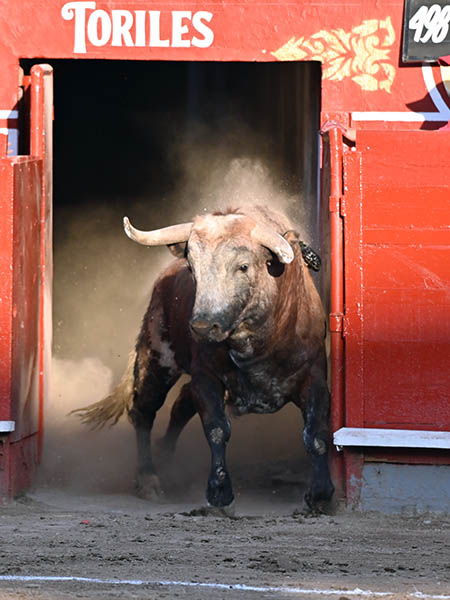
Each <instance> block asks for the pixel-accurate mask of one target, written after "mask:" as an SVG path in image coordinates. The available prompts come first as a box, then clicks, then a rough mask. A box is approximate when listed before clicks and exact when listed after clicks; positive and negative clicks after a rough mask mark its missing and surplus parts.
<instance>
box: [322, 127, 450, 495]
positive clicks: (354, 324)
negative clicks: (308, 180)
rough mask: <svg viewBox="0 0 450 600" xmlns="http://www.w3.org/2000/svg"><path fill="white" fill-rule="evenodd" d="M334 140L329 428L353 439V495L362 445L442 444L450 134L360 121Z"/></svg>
mask: <svg viewBox="0 0 450 600" xmlns="http://www.w3.org/2000/svg"><path fill="white" fill-rule="evenodd" d="M330 139H331V147H332V151H331V153H330V154H331V163H332V169H333V168H334V172H338V173H339V177H340V176H341V175H343V179H342V180H341V181H343V192H342V191H341V192H339V185H340V182H339V181H338V182H337V184H336V185H337V188H338V194H339V197H336V192H335V195H334V196H333V192H332V193H331V199H332V201H331V203H330V208H331V210H333V200H334V213H333V212H332V217H331V219H333V214H334V216H335V218H336V214H337V218H338V219H339V221H340V224H341V227H342V225H343V232H344V235H343V238H342V237H341V238H340V239H341V240H342V241H343V243H344V254H343V260H344V265H345V269H344V278H343V280H341V279H340V276H339V268H340V267H339V260H340V256H339V255H335V256H334V261H335V262H334V266H333V269H334V285H335V286H336V285H337V286H338V287H337V288H336V287H335V289H334V292H333V291H332V299H333V297H334V296H336V289H337V290H338V292H339V286H340V283H341V281H343V284H344V287H343V306H344V310H343V313H344V314H343V315H341V314H339V313H340V311H339V307H338V309H337V310H336V309H333V308H332V311H331V312H332V313H333V312H334V313H335V314H334V315H333V314H332V315H331V318H330V324H331V331H332V333H331V336H332V338H333V336H334V337H337V342H335V343H334V345H332V356H333V359H334V362H333V364H334V365H336V360H337V364H338V365H339V362H340V354H339V352H340V346H339V344H340V343H341V342H340V341H339V340H343V341H344V347H345V385H344V400H345V402H344V405H343V406H342V411H339V410H338V409H339V407H340V406H341V397H340V396H342V395H341V392H340V389H339V387H338V388H337V390H336V388H335V390H334V394H333V395H334V398H333V402H334V422H333V431H334V432H335V435H334V440H335V443H336V445H338V446H343V447H346V448H353V450H355V449H358V452H357V453H355V452H351V451H349V452H345V453H344V454H345V465H346V476H345V479H346V481H347V484H348V485H347V499H348V500H349V501H350V502H354V501H357V500H358V494H359V488H360V477H359V473H360V468H361V466H362V448H363V447H365V448H366V449H365V450H364V452H365V455H366V457H367V456H368V455H370V453H372V454H373V453H374V451H375V448H378V449H379V448H384V449H385V448H403V449H407V448H416V449H417V448H427V449H440V451H442V449H448V448H450V402H449V399H450V369H449V365H450V362H449V361H450V225H449V222H448V206H449V202H450V186H449V183H448V181H449V180H448V168H449V166H450V154H449V148H450V132H448V131H433V132H430V131H359V132H357V134H356V145H355V147H354V148H350V147H345V148H344V151H343V152H340V148H342V146H341V145H340V139H341V138H340V133H339V132H336V130H334V131H332V132H330ZM333 148H334V153H333ZM341 161H342V167H341ZM331 231H332V240H333V226H332V229H331ZM335 235H336V236H337V240H338V241H337V243H338V244H339V236H342V233H340V232H339V230H337V232H335ZM336 282H337V284H336ZM336 313H337V314H336ZM340 364H341V366H342V362H341V363H340ZM336 375H337V372H336V366H335V371H334V378H335V377H336ZM334 378H333V380H334ZM336 410H338V412H337V413H336ZM336 430H338V431H337V433H336ZM435 432H439V433H435ZM367 448H369V450H367ZM385 452H386V451H385ZM386 457H387V459H389V457H388V456H387V455H386V454H385V458H386ZM355 459H356V460H355ZM441 459H442V456H441ZM403 460H404V461H405V462H408V457H407V456H406V455H404V456H403ZM417 460H418V458H417V451H416V452H415V458H414V461H415V462H417ZM425 462H426V461H425ZM358 463H359V465H358ZM338 464H339V462H338Z"/></svg>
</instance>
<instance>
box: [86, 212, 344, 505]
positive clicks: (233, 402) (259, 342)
mask: <svg viewBox="0 0 450 600" xmlns="http://www.w3.org/2000/svg"><path fill="white" fill-rule="evenodd" d="M124 227H125V231H126V233H127V235H128V236H129V237H130V238H131V239H133V240H135V241H137V242H139V243H141V244H145V245H148V246H154V245H162V244H167V245H168V246H169V249H170V250H171V251H172V253H173V254H175V256H177V257H178V260H176V261H175V262H173V263H172V264H170V265H169V267H168V268H167V269H165V271H163V273H162V274H161V275H160V277H159V279H158V280H157V281H156V283H155V286H154V290H153V294H152V298H151V301H150V305H149V307H148V309H147V312H146V314H145V316H144V319H143V323H142V328H141V331H140V333H139V337H138V340H137V344H136V351H135V353H133V355H132V356H131V359H130V363H129V368H128V370H127V372H126V373H125V375H124V377H123V378H122V381H121V382H120V384H119V386H118V387H117V388H116V390H115V391H114V392H113V394H112V395H111V396H109V397H108V398H106V399H105V400H103V401H102V402H100V403H96V404H95V405H92V406H91V407H87V409H81V411H80V412H81V414H82V418H83V420H84V421H87V422H89V423H90V424H93V425H94V426H99V425H102V424H103V423H104V422H105V421H106V420H108V419H112V420H113V421H114V422H115V421H116V420H117V419H118V418H119V416H120V415H121V414H122V412H123V411H124V409H125V407H127V408H128V412H129V416H130V418H131V421H132V422H133V425H134V427H135V430H136V437H137V447H138V467H137V491H138V493H139V494H140V495H142V496H145V497H151V496H152V495H153V494H154V493H159V492H160V488H159V481H158V477H157V475H156V472H155V467H154V465H153V461H152V455H151V446H150V433H151V429H152V425H153V421H154V419H155V415H156V413H157V411H158V410H159V409H160V408H161V406H162V405H163V403H164V400H165V398H166V395H167V393H168V391H169V390H170V388H171V387H172V386H173V385H174V384H175V382H176V381H177V380H178V379H179V377H180V376H181V375H182V374H183V373H187V374H189V375H191V381H190V382H189V383H187V384H186V385H184V387H183V388H182V390H181V392H180V394H179V396H178V398H177V400H176V402H175V403H174V405H173V407H172V412H171V417H170V422H169V426H168V429H167V432H166V434H165V436H164V437H163V439H162V440H161V441H160V444H161V446H162V448H163V449H164V450H166V451H167V452H172V451H173V450H174V448H175V444H176V441H177V439H178V436H179V435H180V433H181V431H182V429H183V427H184V426H185V425H186V423H187V422H188V421H189V420H190V419H191V418H192V417H193V416H194V415H195V413H197V412H198V414H199V415H200V418H201V421H202V424H203V429H204V432H205V435H206V438H207V441H208V444H209V447H210V449H211V471H210V474H209V478H208V487H207V491H206V497H207V500H208V502H209V503H210V504H211V505H213V506H218V507H224V506H228V505H229V504H230V503H231V502H232V501H233V491H232V486H231V480H230V476H229V474H228V470H227V466H226V461H225V449H226V444H227V442H228V440H229V438H230V423H229V420H228V418H227V416H226V413H225V405H228V406H229V407H230V409H231V410H232V411H233V412H234V413H236V414H238V415H242V414H246V413H251V412H254V413H271V412H275V411H277V410H279V409H280V408H282V407H283V406H284V405H285V404H286V403H288V402H294V403H295V404H296V405H297V406H298V407H299V408H300V409H301V411H302V413H303V418H304V423H305V426H304V431H303V439H304V442H305V446H306V449H307V451H308V452H309V454H310V455H311V458H312V466H313V470H312V482H311V486H310V489H309V491H308V493H307V494H306V496H305V499H306V501H307V503H308V504H309V505H314V504H315V503H317V502H318V501H321V500H329V499H330V498H331V496H332V494H333V489H334V488H333V484H332V482H331V480H330V475H329V470H328V462H327V450H328V438H329V432H328V416H329V393H328V388H327V383H326V371H327V366H326V356H325V348H324V338H325V318H324V314H323V310H322V306H321V302H320V298H319V295H318V293H317V291H316V288H315V286H314V284H313V281H312V279H311V276H310V274H309V272H308V268H307V266H306V264H305V262H304V260H303V259H302V252H301V249H300V245H299V242H300V240H299V235H298V234H297V233H296V232H295V231H293V230H292V228H291V225H290V224H289V222H288V221H287V219H286V218H285V217H283V216H282V215H280V214H278V213H274V212H272V211H269V210H268V209H266V208H262V207H254V208H251V209H246V210H242V211H229V212H227V213H225V214H221V213H217V214H208V215H204V216H199V217H196V218H195V219H194V221H193V223H186V224H183V225H176V226H174V227H167V228H165V229H161V230H158V231H151V232H143V231H139V230H137V229H134V227H132V226H131V224H130V223H129V221H128V219H127V218H125V219H124ZM131 374H132V376H131Z"/></svg>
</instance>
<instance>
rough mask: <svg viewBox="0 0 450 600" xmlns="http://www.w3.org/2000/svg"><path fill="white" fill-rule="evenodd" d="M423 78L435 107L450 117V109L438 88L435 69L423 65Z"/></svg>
mask: <svg viewBox="0 0 450 600" xmlns="http://www.w3.org/2000/svg"><path fill="white" fill-rule="evenodd" d="M422 76H423V80H424V82H425V85H426V86H427V90H428V93H429V94H430V96H431V99H432V100H433V103H434V105H435V107H436V108H437V109H438V112H440V113H442V114H446V115H448V114H449V113H450V109H449V108H448V106H447V104H446V102H445V100H444V98H443V97H442V96H441V94H440V92H439V90H438V89H437V87H436V81H435V80H434V74H433V67H431V66H430V65H422ZM447 120H448V117H447Z"/></svg>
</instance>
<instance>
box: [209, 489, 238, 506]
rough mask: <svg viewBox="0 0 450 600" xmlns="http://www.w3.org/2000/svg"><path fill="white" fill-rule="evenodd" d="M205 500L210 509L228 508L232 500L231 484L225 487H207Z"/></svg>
mask: <svg viewBox="0 0 450 600" xmlns="http://www.w3.org/2000/svg"><path fill="white" fill-rule="evenodd" d="M206 500H207V501H208V506H211V507H215V508H225V507H227V506H229V505H230V504H231V503H232V502H233V500H234V494H233V490H232V488H231V484H230V485H227V486H225V487H222V486H217V487H216V486H211V485H209V486H208V489H207V492H206Z"/></svg>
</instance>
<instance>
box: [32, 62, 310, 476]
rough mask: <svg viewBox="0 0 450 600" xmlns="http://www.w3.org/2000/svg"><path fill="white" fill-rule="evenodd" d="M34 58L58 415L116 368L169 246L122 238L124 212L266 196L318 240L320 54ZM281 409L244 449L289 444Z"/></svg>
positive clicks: (257, 424)
mask: <svg viewBox="0 0 450 600" xmlns="http://www.w3.org/2000/svg"><path fill="white" fill-rule="evenodd" d="M38 62H49V63H50V64H51V65H52V66H53V68H54V85H55V90H54V99H55V100H54V102H55V121H54V288H53V293H54V295H53V298H54V331H53V342H54V343H53V348H54V357H55V361H54V362H55V367H54V371H55V373H56V374H57V375H58V369H60V368H61V378H60V380H58V383H57V384H55V385H56V387H57V386H58V385H62V390H61V392H59V391H58V390H56V391H55V390H54V393H53V397H54V398H56V399H57V406H58V408H55V409H54V410H55V411H56V412H58V414H60V415H61V418H62V417H64V418H65V415H66V414H67V412H68V410H70V409H72V408H76V407H78V406H83V405H86V404H88V403H90V402H94V401H95V400H98V399H99V394H100V395H101V394H104V393H105V391H104V388H105V389H106V388H107V387H108V385H110V383H111V381H112V382H113V381H115V380H117V379H118V378H119V377H120V375H121V372H122V370H123V368H124V367H125V364H126V359H127V354H128V352H129V350H130V349H131V348H132V347H133V345H134V341H135V338H136V335H137V332H138V329H139V326H140V321H141V318H142V315H143V313H144V310H145V307H146V304H147V302H148V297H149V293H150V290H151V287H152V283H153V280H154V278H155V277H156V275H157V273H158V271H159V269H160V268H161V266H163V265H164V264H167V263H168V262H169V261H170V259H171V256H170V254H169V253H168V251H167V249H165V248H152V249H147V248H143V247H142V246H138V245H136V244H133V243H132V242H131V241H130V240H128V239H127V238H126V237H125V235H124V233H123V229H122V218H123V216H124V215H128V216H129V217H130V218H131V220H132V222H133V223H134V224H135V225H136V226H137V227H139V228H141V229H150V228H156V227H160V226H165V225H170V224H173V223H176V222H180V221H182V220H187V219H190V218H191V217H192V216H193V215H195V214H196V213H199V212H203V211H210V210H214V209H217V208H220V207H222V208H224V207H226V206H230V205H231V206H239V205H242V204H245V203H246V202H261V203H266V202H269V203H270V204H272V205H273V206H274V207H277V208H280V209H281V210H283V211H286V212H288V213H289V214H290V216H291V217H292V218H293V219H294V220H295V221H296V222H298V223H299V224H300V226H301V228H302V230H303V231H304V234H305V237H306V239H307V240H308V241H310V242H312V243H316V245H317V237H318V236H317V222H318V214H317V212H318V210H317V209H318V202H317V193H318V190H317V181H318V128H319V113H320V76H321V73H320V64H319V63H187V62H138V61H135V62H133V61H102V60H96V61H93V60H49V59H45V60H42V59H40V60H33V61H29V60H27V61H22V66H23V68H24V70H25V73H27V72H28V71H29V68H30V67H31V65H32V64H34V63H38ZM58 361H60V362H58ZM83 361H84V362H83ZM86 361H91V362H86ZM92 361H94V362H92ZM95 361H96V362H95ZM97 368H98V370H99V373H100V375H99V377H100V379H101V378H102V377H103V379H101V385H99V386H97V383H96V382H97V379H96V376H97V372H96V369H97ZM105 370H106V374H105ZM110 371H111V372H112V374H111V381H110V380H109V379H108V377H109V375H108V373H109V372H110ZM103 384H104V385H103ZM77 386H78V387H77ZM55 389H56V388H55ZM68 390H72V391H70V393H69V394H68V393H67V391H68ZM55 407H56V404H55ZM51 410H53V409H51V408H50V409H48V410H47V414H49V413H50V412H51ZM286 410H287V411H288V413H289V411H290V410H291V409H290V408H288V409H286ZM292 411H293V413H292V414H295V418H294V419H293V418H292V415H291V414H290V413H289V414H288V415H287V416H286V415H284V413H285V411H282V412H283V414H281V415H273V416H272V415H271V416H269V417H268V418H267V419H268V420H267V421H265V417H261V418H260V419H259V418H258V419H259V420H258V419H256V421H253V422H252V426H251V427H252V428H251V432H249V431H246V433H245V443H246V445H247V448H249V449H250V448H251V447H252V444H253V445H254V448H253V450H249V451H250V452H252V451H254V452H256V454H258V451H256V450H255V448H256V447H258V448H260V450H259V453H260V456H263V457H265V456H271V457H273V456H275V457H277V456H290V455H292V454H296V453H297V454H298V453H299V452H300V451H301V442H300V426H301V419H300V416H299V415H298V411H296V409H294V408H292ZM56 412H55V414H56ZM283 415H284V416H283ZM276 419H278V421H276ZM276 422H277V423H278V425H275V423H276ZM266 423H267V426H266ZM274 427H275V429H277V428H278V430H279V431H280V429H279V428H280V427H281V428H282V431H283V433H282V435H274ZM234 428H235V430H236V426H234ZM265 430H267V436H266V439H267V440H269V441H268V442H267V443H266V444H261V438H262V437H264V431H265ZM49 431H50V428H49V427H47V432H49ZM61 431H62V429H61V427H59V432H61ZM71 435H72V434H71ZM76 435H81V434H78V433H77V434H76ZM72 439H73V440H74V439H75V437H72ZM76 439H80V438H76ZM82 439H83V441H82V442H81V443H82V444H84V445H85V444H86V443H87V442H86V440H85V438H82ZM116 439H117V438H116ZM234 439H236V434H234ZM130 445H133V442H132V441H131V442H130ZM115 451H117V450H116V448H115V446H114V450H112V452H115ZM94 452H96V451H93V452H91V454H94ZM205 455H206V456H207V454H205ZM116 460H117V458H116ZM102 465H103V463H102ZM103 467H104V465H103ZM103 467H102V468H103ZM132 469H133V466H132V467H131V471H130V469H129V472H132ZM64 470H65V472H66V471H67V468H65V469H64ZM96 472H97V471H96Z"/></svg>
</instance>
